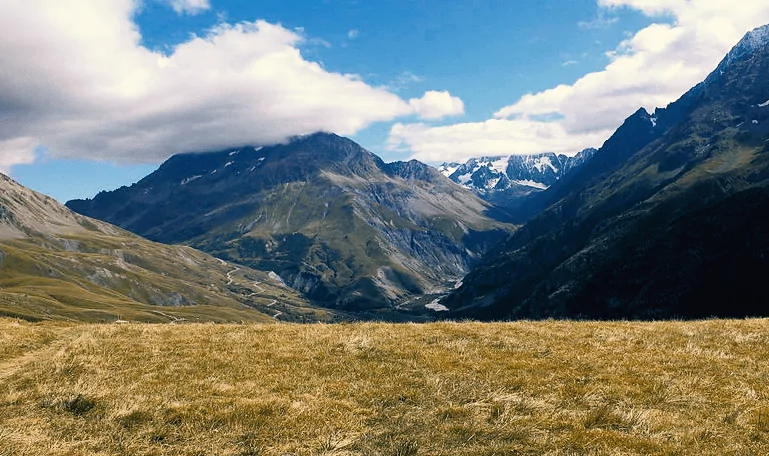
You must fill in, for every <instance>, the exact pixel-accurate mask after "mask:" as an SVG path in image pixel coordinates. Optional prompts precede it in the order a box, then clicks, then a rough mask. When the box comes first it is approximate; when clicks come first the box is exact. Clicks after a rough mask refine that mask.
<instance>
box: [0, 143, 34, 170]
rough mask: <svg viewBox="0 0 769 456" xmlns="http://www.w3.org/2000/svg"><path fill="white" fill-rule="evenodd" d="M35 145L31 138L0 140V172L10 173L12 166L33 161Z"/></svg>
mask: <svg viewBox="0 0 769 456" xmlns="http://www.w3.org/2000/svg"><path fill="white" fill-rule="evenodd" d="M37 146H38V144H37V141H35V140H34V139H33V138H15V139H9V140H7V141H0V173H5V174H10V171H11V167H12V166H14V165H23V164H28V163H32V162H34V161H35V149H37Z"/></svg>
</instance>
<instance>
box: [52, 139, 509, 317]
mask: <svg viewBox="0 0 769 456" xmlns="http://www.w3.org/2000/svg"><path fill="white" fill-rule="evenodd" d="M67 206H69V207H70V208H71V209H73V210H75V211H77V212H79V213H81V214H84V215H88V216H91V217H95V218H98V219H101V220H105V221H108V222H110V223H114V224H116V225H118V226H121V227H123V228H125V229H127V230H130V231H132V232H134V233H137V234H139V235H141V236H144V237H146V238H148V239H152V240H154V241H158V242H164V243H184V244H187V245H190V246H192V247H195V248H199V249H201V250H204V251H206V252H208V253H211V254H213V255H216V256H217V257H220V258H224V259H226V260H228V261H233V262H236V263H238V264H244V265H247V266H250V267H253V268H255V269H260V270H266V271H273V272H274V273H275V274H276V275H278V276H280V277H281V279H282V280H284V281H285V282H286V283H287V284H288V285H290V286H291V287H292V288H294V289H296V290H299V291H300V292H302V293H303V294H304V295H305V296H306V297H307V298H308V299H310V300H311V301H313V302H315V303H318V304H321V305H323V306H325V307H331V308H337V309H345V310H354V311H358V312H369V311H374V312H378V311H379V310H381V311H383V312H385V313H387V312H390V311H392V310H393V309H394V308H395V307H396V306H397V307H398V309H406V308H407V307H408V306H407V305H406V303H407V302H408V301H409V300H411V299H414V298H417V297H419V296H422V295H425V294H428V295H429V294H432V293H440V292H443V291H445V290H447V289H451V288H452V287H453V285H454V283H455V282H457V281H459V280H460V279H461V278H462V277H463V276H464V275H465V274H466V273H467V272H469V270H470V268H471V267H472V266H473V265H474V262H475V261H476V260H477V259H478V258H480V256H481V255H482V254H483V253H484V252H486V251H487V250H488V249H489V248H490V247H491V246H492V245H493V244H494V243H495V242H496V241H498V240H499V239H501V238H502V236H503V235H504V234H505V233H506V232H507V230H509V229H510V228H511V227H510V226H509V225H506V224H504V223H501V222H499V221H497V220H495V219H494V218H493V217H492V216H493V215H494V212H495V210H494V207H493V206H492V205H491V204H489V203H488V202H485V201H483V200H481V199H480V198H479V197H478V196H476V195H475V194H474V193H473V192H471V191H469V190H467V189H465V188H463V187H461V186H459V185H456V184H455V183H453V182H452V181H450V180H449V179H447V178H446V177H444V176H443V175H442V174H441V173H439V172H438V171H437V170H435V169H434V168H431V167H429V166H427V165H425V164H423V163H420V162H417V161H410V162H395V163H384V162H383V161H382V160H381V159H380V158H379V157H377V156H376V155H374V154H372V153H371V152H369V151H367V150H365V149H363V148H362V147H360V146H359V145H358V144H356V143H354V142H352V141H350V140H349V139H346V138H342V137H339V136H337V135H334V134H327V133H317V134H313V135H308V136H304V137H299V138H294V139H293V140H291V141H290V142H288V143H287V144H279V145H274V146H266V147H258V146H257V147H252V146H247V147H240V148H235V149H229V150H223V151H217V152H209V153H198V154H182V155H176V156H173V157H171V158H170V159H169V160H168V161H166V162H165V163H163V164H162V165H161V166H160V168H159V169H158V170H157V171H155V172H154V173H152V174H150V175H149V176H147V177H145V178H144V179H142V180H141V181H139V182H138V183H136V184H134V185H132V186H131V187H123V188H121V189H118V190H115V191H113V192H102V193H100V194H98V195H96V197H95V198H93V199H90V200H76V201H70V202H68V203H67ZM421 309H422V310H424V307H421Z"/></svg>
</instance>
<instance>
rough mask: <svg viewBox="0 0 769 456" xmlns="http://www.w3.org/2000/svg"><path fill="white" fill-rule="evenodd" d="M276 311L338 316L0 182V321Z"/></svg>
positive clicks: (244, 316) (275, 286) (243, 273)
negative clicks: (1, 318)
mask: <svg viewBox="0 0 769 456" xmlns="http://www.w3.org/2000/svg"><path fill="white" fill-rule="evenodd" d="M273 301H275V302H274V303H273ZM268 304H272V305H271V306H268ZM287 306H291V308H290V309H288V308H287ZM284 308H286V309H285V310H286V311H285V312H282V309H284ZM278 309H281V313H283V317H282V318H283V319H287V320H295V321H296V320H303V321H307V320H309V321H316V320H330V319H331V318H332V317H333V316H332V315H331V314H330V313H328V312H324V311H320V310H319V309H313V308H311V307H310V306H309V305H308V303H307V302H306V301H305V300H304V299H302V298H301V297H300V296H299V295H297V294H296V293H293V292H292V291H290V290H287V289H286V288H285V287H282V286H281V285H280V284H279V283H277V282H276V281H274V280H271V279H270V277H269V275H268V274H267V273H266V272H262V271H256V270H253V269H250V268H246V267H239V266H233V265H230V264H227V263H226V262H224V261H222V260H218V259H216V258H214V257H212V256H210V255H207V254H204V253H203V252H200V251H196V250H194V249H192V248H189V247H183V246H167V245H162V244H157V243H154V242H150V241H147V240H145V239H142V238H140V237H138V236H135V235H133V234H130V233H128V232H126V231H124V230H122V229H120V228H117V227H115V226H112V225H109V224H107V223H104V222H100V221H98V220H94V219H90V218H88V217H84V216H81V215H78V214H75V213H73V212H72V211H70V210H69V209H67V208H66V207H64V206H62V205H60V204H59V203H57V202H56V201H55V200H53V199H52V198H49V197H47V196H45V195H41V194H39V193H36V192H34V191H32V190H30V189H28V188H25V187H23V186H21V185H19V184H18V183H16V182H14V181H13V180H11V179H10V178H8V177H6V176H4V175H2V174H0V315H11V316H16V317H22V318H29V319H43V318H45V319H70V320H83V321H112V320H115V319H130V320H142V321H169V320H174V319H176V320H183V319H186V320H198V321H243V320H248V321H270V320H273V315H274V313H275V311H277V310H278Z"/></svg>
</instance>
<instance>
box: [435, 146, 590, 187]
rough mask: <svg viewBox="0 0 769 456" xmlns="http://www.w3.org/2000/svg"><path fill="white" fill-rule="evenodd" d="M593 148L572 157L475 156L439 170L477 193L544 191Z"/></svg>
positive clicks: (587, 155) (584, 157)
mask: <svg viewBox="0 0 769 456" xmlns="http://www.w3.org/2000/svg"><path fill="white" fill-rule="evenodd" d="M593 153H595V149H587V150H584V151H582V152H580V153H579V154H577V155H575V156H574V157H568V156H566V155H556V154H554V153H552V152H546V153H540V154H532V155H508V156H494V157H476V158H471V159H469V160H467V162H465V163H463V164H459V163H444V164H442V165H440V166H439V167H438V170H439V171H440V172H441V173H442V174H443V175H445V176H447V177H448V178H449V179H451V180H453V181H454V182H456V183H458V184H460V185H463V186H465V187H467V188H469V189H471V190H474V191H476V192H478V193H480V194H487V193H494V192H497V191H504V190H507V189H510V188H528V189H530V190H529V191H533V190H544V189H546V188H548V187H549V186H550V185H552V184H553V183H555V182H556V181H557V180H558V179H560V178H561V176H563V175H564V174H566V173H567V172H569V171H570V170H571V169H574V168H576V167H579V166H581V165H582V164H583V163H584V162H585V161H587V160H588V159H589V158H590V157H592V155H593Z"/></svg>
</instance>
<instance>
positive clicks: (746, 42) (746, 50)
mask: <svg viewBox="0 0 769 456" xmlns="http://www.w3.org/2000/svg"><path fill="white" fill-rule="evenodd" d="M767 45H769V24H767V25H764V26H761V27H757V28H755V29H753V30H751V31H749V32H748V33H746V34H745V36H744V37H742V39H741V40H740V41H739V43H737V44H736V45H735V46H734V47H733V48H732V50H731V51H729V53H728V54H726V57H724V59H723V60H722V61H721V63H719V64H718V67H717V68H716V70H715V71H714V72H713V73H711V74H710V76H708V78H707V79H706V80H705V84H706V85H707V84H708V83H710V82H711V81H712V80H713V79H714V78H717V77H720V76H721V75H723V74H724V72H725V71H726V70H727V69H728V68H729V67H731V66H732V65H733V64H734V63H735V62H737V61H738V60H741V59H742V58H744V57H745V56H750V55H753V54H754V53H755V52H756V51H758V50H760V49H763V48H764V47H766V46H767Z"/></svg>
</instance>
